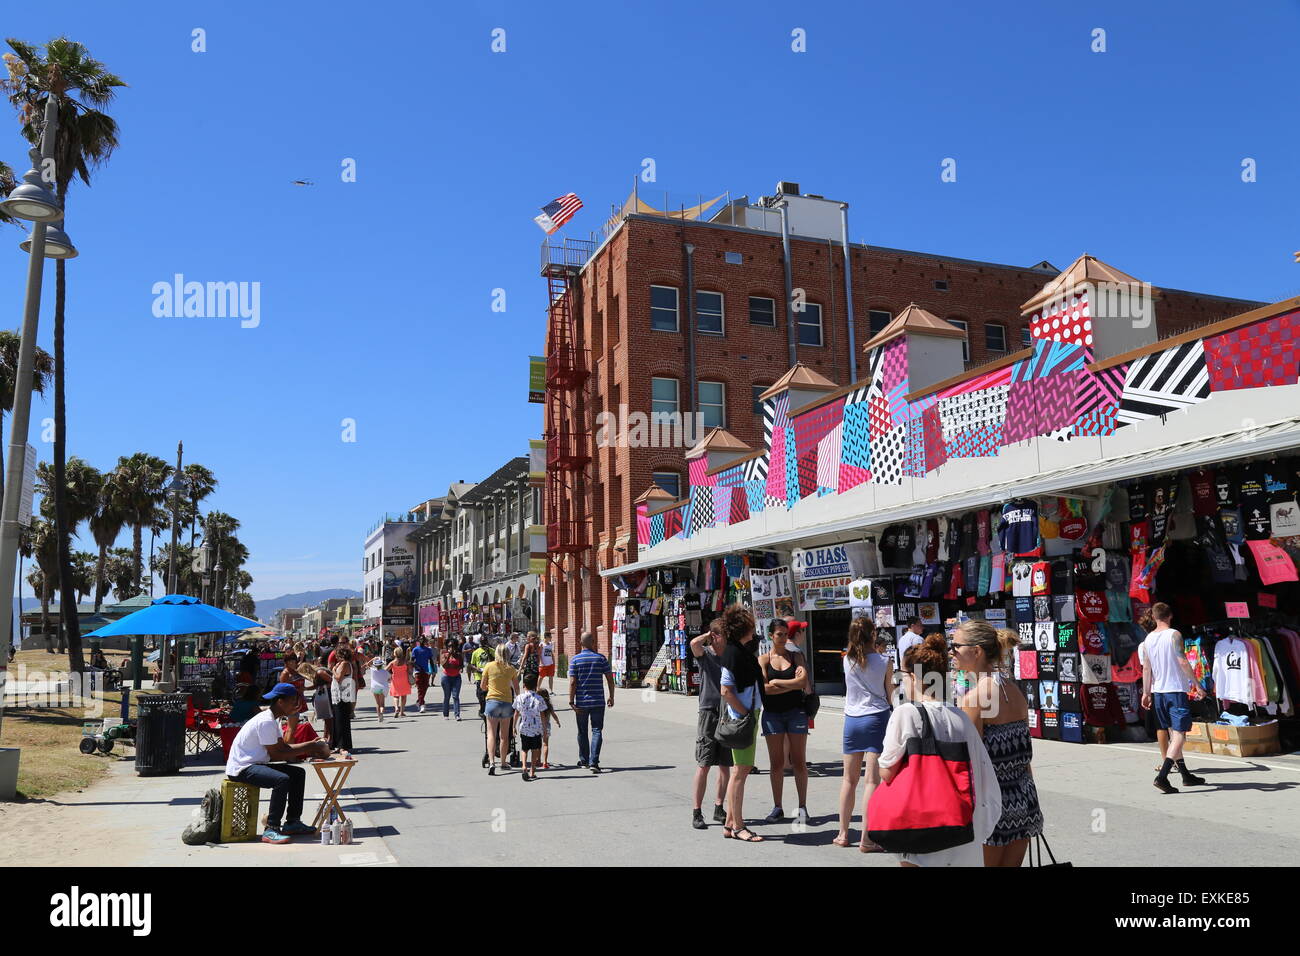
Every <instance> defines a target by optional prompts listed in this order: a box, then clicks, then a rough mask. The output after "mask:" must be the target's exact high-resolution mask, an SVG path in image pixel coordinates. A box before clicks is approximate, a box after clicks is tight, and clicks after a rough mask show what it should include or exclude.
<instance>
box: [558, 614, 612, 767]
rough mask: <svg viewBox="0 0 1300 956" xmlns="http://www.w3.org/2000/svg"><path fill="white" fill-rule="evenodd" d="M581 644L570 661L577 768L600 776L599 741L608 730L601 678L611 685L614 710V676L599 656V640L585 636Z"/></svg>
mask: <svg viewBox="0 0 1300 956" xmlns="http://www.w3.org/2000/svg"><path fill="white" fill-rule="evenodd" d="M581 644H582V650H581V651H580V652H578V653H577V654H574V655H573V657H571V658H569V706H570V707H572V708H573V713H574V714H575V715H576V716H577V718H578V719H577V723H578V766H579V767H590V768H591V772H592V773H600V740H601V735H602V733H603V732H604V729H605V707H606V701H605V692H604V688H603V687H601V678H602V677H603V678H604V679H605V683H607V684H608V685H609V702H608V706H610V707H613V706H614V674H613V672H612V671H611V670H610V669H609V658H607V657H606V656H605V655H604V654H597V653H596V649H595V648H596V639H595V637H593V636H592V635H591V632H589V631H588V632H586V633H584V634H583V635H582V640H581ZM588 724H590V728H591V739H590V742H588V739H587V730H588Z"/></svg>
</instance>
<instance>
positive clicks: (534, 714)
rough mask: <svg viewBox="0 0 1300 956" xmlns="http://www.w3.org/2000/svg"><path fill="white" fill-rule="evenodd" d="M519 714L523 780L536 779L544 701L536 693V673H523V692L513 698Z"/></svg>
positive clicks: (540, 754)
mask: <svg viewBox="0 0 1300 956" xmlns="http://www.w3.org/2000/svg"><path fill="white" fill-rule="evenodd" d="M513 706H514V709H515V712H516V713H518V714H519V749H520V750H521V751H523V755H524V767H523V770H524V782H525V783H528V782H531V781H533V780H536V779H537V765H538V763H540V762H541V756H542V731H543V724H544V723H545V721H544V718H543V715H544V714H545V712H546V706H547V705H546V701H545V700H543V699H542V697H541V696H540V695H539V694H538V693H537V675H536V674H525V675H524V692H523V693H522V694H520V695H519V696H518V697H516V698H515V702H514V705H513Z"/></svg>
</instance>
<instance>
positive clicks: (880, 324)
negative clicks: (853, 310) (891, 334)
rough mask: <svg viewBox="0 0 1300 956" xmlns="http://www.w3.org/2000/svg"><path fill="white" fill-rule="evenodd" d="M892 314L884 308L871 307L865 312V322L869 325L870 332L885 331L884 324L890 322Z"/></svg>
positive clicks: (875, 333)
mask: <svg viewBox="0 0 1300 956" xmlns="http://www.w3.org/2000/svg"><path fill="white" fill-rule="evenodd" d="M891 319H893V316H892V315H890V314H889V313H888V312H886V311H885V310H884V309H872V310H870V311H869V312H868V313H867V322H868V323H869V324H870V326H871V334H872V335H878V334H879V333H881V332H883V331H885V326H887V325H888V324H889V323H890V320H891Z"/></svg>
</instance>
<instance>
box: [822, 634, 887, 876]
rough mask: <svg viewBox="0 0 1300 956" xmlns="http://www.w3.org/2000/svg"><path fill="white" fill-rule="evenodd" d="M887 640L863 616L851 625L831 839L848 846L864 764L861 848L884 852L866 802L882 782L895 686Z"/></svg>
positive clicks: (845, 668)
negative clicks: (835, 832) (836, 817)
mask: <svg viewBox="0 0 1300 956" xmlns="http://www.w3.org/2000/svg"><path fill="white" fill-rule="evenodd" d="M887 646H888V645H887V644H886V642H885V639H884V637H883V636H881V635H879V634H877V633H876V628H875V625H874V624H872V623H871V622H870V621H869V620H867V619H866V618H865V617H860V618H857V619H856V620H855V621H854V622H853V623H852V624H850V625H849V644H848V650H846V651H845V652H844V688H845V696H844V748H843V750H844V779H843V782H842V783H841V784H840V833H839V836H837V837H836V838H835V839H834V840H832V841H831V842H832V843H834V844H835V845H836V846H849V823H850V822H851V821H852V819H853V804H854V803H855V802H856V797H857V789H858V779H859V778H860V777H861V776H862V768H863V766H865V767H866V768H867V782H866V786H865V787H864V788H863V790H864V792H863V794H862V841H861V843H859V845H858V848H859V849H860V850H861V851H862V852H863V853H880V852H883V851H882V850H881V848H880V846H879V845H878V844H876V843H875V842H874V841H872V840H870V839H868V837H867V801H869V800H870V799H871V794H872V793H874V792H875V789H876V786H877V785H878V784H879V783H880V767H879V764H878V762H877V761H878V760H879V757H880V752H881V751H882V750H883V749H884V742H885V727H886V725H887V724H888V723H889V711H890V704H889V698H890V694H891V690H892V688H893V686H894V663H893V661H891V660H890V659H889V657H888V656H886V654H885V653H884V652H885V650H886V648H887Z"/></svg>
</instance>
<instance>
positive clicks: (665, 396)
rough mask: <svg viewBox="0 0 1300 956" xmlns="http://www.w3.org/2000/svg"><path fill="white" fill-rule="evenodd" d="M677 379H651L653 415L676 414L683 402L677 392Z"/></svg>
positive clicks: (651, 410) (651, 408) (651, 409)
mask: <svg viewBox="0 0 1300 956" xmlns="http://www.w3.org/2000/svg"><path fill="white" fill-rule="evenodd" d="M677 391H678V390H677V379H675V378H652V379H650V413H651V414H652V415H664V414H668V415H676V414H677V411H678V409H679V408H680V407H681V404H680V402H679V400H678V394H677Z"/></svg>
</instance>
